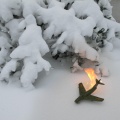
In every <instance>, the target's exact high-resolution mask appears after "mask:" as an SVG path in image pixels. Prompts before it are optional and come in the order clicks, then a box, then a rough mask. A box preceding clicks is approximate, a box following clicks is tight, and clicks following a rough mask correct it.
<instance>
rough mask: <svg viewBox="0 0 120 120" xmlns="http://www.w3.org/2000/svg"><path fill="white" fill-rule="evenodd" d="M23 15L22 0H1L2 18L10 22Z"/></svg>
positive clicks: (0, 16) (0, 10)
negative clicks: (15, 16)
mask: <svg viewBox="0 0 120 120" xmlns="http://www.w3.org/2000/svg"><path fill="white" fill-rule="evenodd" d="M13 15H17V16H20V15H21V0H0V20H2V19H3V20H4V21H5V22H8V21H10V20H12V19H13V18H14V17H13Z"/></svg>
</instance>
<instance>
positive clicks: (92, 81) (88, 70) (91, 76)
mask: <svg viewBox="0 0 120 120" xmlns="http://www.w3.org/2000/svg"><path fill="white" fill-rule="evenodd" d="M84 71H85V72H86V73H87V75H88V77H89V79H90V86H89V88H92V87H93V86H94V85H95V80H96V79H97V75H96V74H95V72H94V70H93V69H92V68H86V69H84ZM87 84H88V83H87Z"/></svg>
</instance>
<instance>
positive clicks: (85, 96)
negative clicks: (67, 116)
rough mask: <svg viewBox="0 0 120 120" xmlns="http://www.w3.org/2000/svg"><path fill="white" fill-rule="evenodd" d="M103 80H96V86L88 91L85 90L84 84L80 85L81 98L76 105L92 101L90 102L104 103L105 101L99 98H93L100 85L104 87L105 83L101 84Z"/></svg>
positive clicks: (76, 101)
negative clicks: (84, 101) (83, 101)
mask: <svg viewBox="0 0 120 120" xmlns="http://www.w3.org/2000/svg"><path fill="white" fill-rule="evenodd" d="M100 81H101V80H97V79H96V84H95V85H94V86H93V87H92V88H91V89H90V90H88V91H86V90H85V88H84V86H83V84H82V83H80V84H79V93H80V96H79V97H78V98H77V99H76V100H75V103H79V102H80V101H82V100H90V101H98V102H102V101H103V100H104V99H103V98H100V97H97V96H93V95H91V94H92V93H93V92H94V91H95V90H96V89H97V86H98V85H99V84H100V85H104V83H101V82H100Z"/></svg>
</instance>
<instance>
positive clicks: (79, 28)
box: [38, 7, 99, 60]
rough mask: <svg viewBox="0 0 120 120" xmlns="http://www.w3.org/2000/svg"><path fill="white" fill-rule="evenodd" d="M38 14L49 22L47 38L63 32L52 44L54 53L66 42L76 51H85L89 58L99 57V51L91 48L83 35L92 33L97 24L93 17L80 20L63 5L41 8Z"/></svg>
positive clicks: (45, 33) (95, 58)
mask: <svg viewBox="0 0 120 120" xmlns="http://www.w3.org/2000/svg"><path fill="white" fill-rule="evenodd" d="M53 13H54V14H53ZM38 15H40V16H41V17H42V20H43V22H44V23H49V26H48V28H47V29H46V30H45V31H44V38H45V39H51V38H52V36H53V35H54V36H58V35H59V34H61V33H62V34H61V36H60V37H59V39H58V40H57V41H56V43H55V44H54V45H53V46H52V48H54V49H55V51H53V53H56V49H57V48H58V46H59V45H60V44H63V42H64V43H65V44H66V45H67V46H72V47H73V49H74V52H75V53H82V52H84V53H86V54H85V57H86V58H88V59H91V60H98V59H99V55H98V54H97V51H95V50H94V49H93V48H91V47H90V46H89V45H88V44H87V43H86V42H85V38H84V37H82V36H81V35H83V36H91V35H92V33H93V28H94V27H95V25H96V24H95V21H94V19H93V18H91V17H88V18H86V19H85V20H79V19H78V18H76V17H75V16H74V15H73V13H71V10H70V11H69V10H63V9H62V8H61V7H52V8H50V9H44V8H40V9H39V10H38ZM49 16H51V17H49ZM63 19H64V20H63ZM56 47H57V48H56Z"/></svg>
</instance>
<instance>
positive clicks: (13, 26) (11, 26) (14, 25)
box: [5, 19, 22, 44]
mask: <svg viewBox="0 0 120 120" xmlns="http://www.w3.org/2000/svg"><path fill="white" fill-rule="evenodd" d="M21 21H22V19H13V20H11V21H9V22H8V23H7V24H6V25H5V27H6V28H8V30H9V34H10V36H11V40H12V44H16V43H18V39H19V37H20V36H21V34H22V31H20V30H19V28H18V26H19V23H20V22H21Z"/></svg>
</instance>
